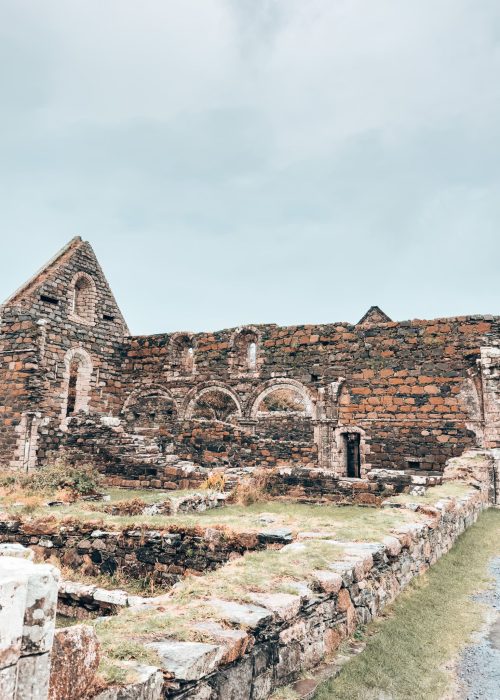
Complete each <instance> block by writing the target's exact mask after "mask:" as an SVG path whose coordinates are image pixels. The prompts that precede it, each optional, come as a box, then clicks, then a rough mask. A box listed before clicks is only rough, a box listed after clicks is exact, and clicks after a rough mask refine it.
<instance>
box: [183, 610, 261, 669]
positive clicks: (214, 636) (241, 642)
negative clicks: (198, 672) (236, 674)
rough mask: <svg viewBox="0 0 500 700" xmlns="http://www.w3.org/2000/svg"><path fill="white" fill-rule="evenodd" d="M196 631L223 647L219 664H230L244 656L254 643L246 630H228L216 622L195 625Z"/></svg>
mask: <svg viewBox="0 0 500 700" xmlns="http://www.w3.org/2000/svg"><path fill="white" fill-rule="evenodd" d="M195 629H197V630H199V631H200V632H203V634H205V635H208V636H209V637H210V639H211V640H213V641H215V642H217V643H218V644H220V645H221V657H220V659H219V663H220V664H222V665H225V664H230V663H232V662H233V661H236V659H238V658H240V657H241V656H243V654H244V653H245V652H246V651H247V649H248V648H249V647H250V646H251V644H252V643H253V637H251V636H250V635H249V634H248V633H247V632H245V631H244V630H237V629H228V628H227V627H223V626H222V625H220V624H219V623H217V622H215V621H214V620H207V621H206V622H200V623H198V624H197V625H195Z"/></svg>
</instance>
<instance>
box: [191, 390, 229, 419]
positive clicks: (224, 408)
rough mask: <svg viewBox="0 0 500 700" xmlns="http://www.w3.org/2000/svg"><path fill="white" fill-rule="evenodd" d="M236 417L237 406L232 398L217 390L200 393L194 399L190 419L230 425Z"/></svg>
mask: <svg viewBox="0 0 500 700" xmlns="http://www.w3.org/2000/svg"><path fill="white" fill-rule="evenodd" d="M238 415H239V411H238V406H237V405H236V402H235V401H234V399H233V398H232V396H230V395H229V394H228V393H225V392H223V391H221V390H220V389H217V388H213V389H210V390H208V391H204V392H202V393H201V395H200V396H198V397H197V398H196V401H195V402H194V405H193V407H192V412H191V417H192V418H198V419H202V420H213V421H223V422H225V423H230V422H231V421H232V420H234V419H235V418H236V417H237V416H238Z"/></svg>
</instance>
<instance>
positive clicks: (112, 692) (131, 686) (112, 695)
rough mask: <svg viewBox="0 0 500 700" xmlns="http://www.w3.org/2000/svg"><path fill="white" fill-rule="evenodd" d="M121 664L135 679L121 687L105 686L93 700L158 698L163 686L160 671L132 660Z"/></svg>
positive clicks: (150, 699) (146, 699)
mask: <svg viewBox="0 0 500 700" xmlns="http://www.w3.org/2000/svg"><path fill="white" fill-rule="evenodd" d="M123 665H124V666H125V667H127V668H128V669H130V671H131V672H133V673H134V675H135V676H136V677H137V680H135V681H134V682H133V683H128V684H127V685H125V686H123V687H111V688H107V689H106V690H104V691H103V692H102V693H99V694H98V695H96V696H95V698H93V700H160V698H161V697H162V688H163V674H162V673H161V671H159V670H158V669H157V668H156V667H154V666H142V665H139V664H136V663H134V662H132V661H131V662H123ZM75 700H76V698H75Z"/></svg>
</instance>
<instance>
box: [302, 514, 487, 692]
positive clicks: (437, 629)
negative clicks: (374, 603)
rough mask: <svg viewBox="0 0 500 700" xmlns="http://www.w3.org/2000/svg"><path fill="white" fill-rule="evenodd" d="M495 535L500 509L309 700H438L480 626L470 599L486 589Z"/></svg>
mask: <svg viewBox="0 0 500 700" xmlns="http://www.w3.org/2000/svg"><path fill="white" fill-rule="evenodd" d="M499 532H500V510H493V509H490V510H488V511H487V512H485V513H484V514H483V515H482V516H481V517H480V519H479V521H478V522H477V524H476V525H474V526H473V527H472V528H470V529H469V530H468V531H467V532H466V533H464V534H463V535H462V536H461V537H460V539H459V540H458V542H457V544H456V545H455V547H454V548H453V550H452V551H451V552H450V553H449V554H447V555H446V556H445V557H443V558H442V559H441V560H440V561H439V562H438V563H437V564H436V565H435V566H434V567H433V568H432V569H431V570H430V571H429V572H428V573H427V574H426V575H425V576H423V577H421V578H420V579H418V580H416V581H414V582H413V583H412V584H411V585H410V587H409V589H408V590H407V592H405V593H404V594H403V595H402V596H400V597H399V599H398V600H397V602H396V603H395V604H394V605H393V606H391V609H390V611H389V612H388V615H389V617H387V618H386V619H382V620H380V621H378V622H376V623H374V624H373V625H371V626H370V627H369V629H368V632H367V647H366V650H365V651H364V652H363V653H362V654H360V655H359V656H356V657H354V658H353V659H352V660H351V661H350V662H349V663H348V664H347V665H346V666H345V667H344V669H343V670H342V672H341V674H340V676H339V677H338V678H337V679H336V680H333V681H330V682H329V683H327V684H326V685H324V686H323V687H322V688H321V689H320V690H319V691H318V693H317V694H316V696H315V700H375V699H376V700H381V699H382V698H383V699H384V700H408V698H412V700H440V699H441V698H442V697H443V696H444V694H445V693H446V690H447V687H448V685H449V681H450V676H449V674H448V673H447V672H446V670H445V668H444V667H445V664H446V663H447V662H449V661H450V660H452V659H453V658H454V657H455V656H456V655H457V654H458V652H459V651H460V649H461V648H462V647H463V646H464V645H465V644H466V643H467V641H468V640H469V638H470V636H471V633H472V632H473V631H474V630H477V629H478V628H479V627H480V626H481V623H482V619H483V609H482V606H481V605H480V604H479V603H476V602H473V601H471V599H470V596H471V595H472V594H473V593H475V592H476V591H478V590H479V589H481V588H484V587H486V586H487V585H488V582H489V578H488V568H487V564H488V560H489V559H490V558H491V557H492V556H494V555H498V554H499V553H500V540H499V537H498V535H499Z"/></svg>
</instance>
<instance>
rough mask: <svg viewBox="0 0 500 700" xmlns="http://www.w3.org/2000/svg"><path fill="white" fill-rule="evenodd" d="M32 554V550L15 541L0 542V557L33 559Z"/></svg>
mask: <svg viewBox="0 0 500 700" xmlns="http://www.w3.org/2000/svg"><path fill="white" fill-rule="evenodd" d="M34 556H35V554H34V552H33V550H31V549H28V547H23V545H22V544H17V542H7V543H5V544H0V557H15V558H16V559H28V560H29V561H33V558H34Z"/></svg>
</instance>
